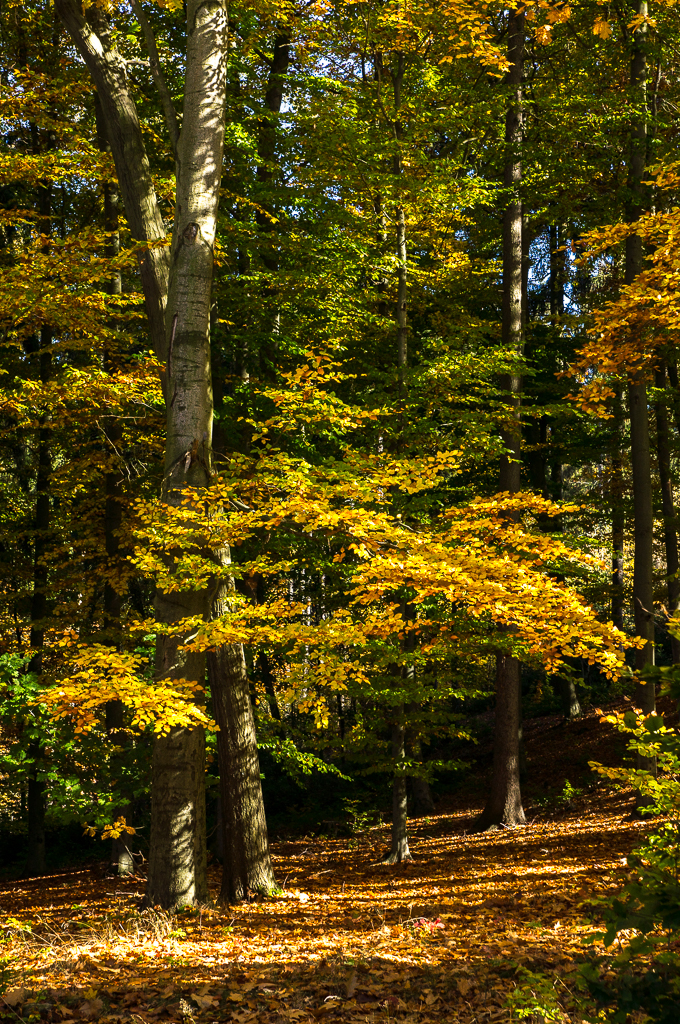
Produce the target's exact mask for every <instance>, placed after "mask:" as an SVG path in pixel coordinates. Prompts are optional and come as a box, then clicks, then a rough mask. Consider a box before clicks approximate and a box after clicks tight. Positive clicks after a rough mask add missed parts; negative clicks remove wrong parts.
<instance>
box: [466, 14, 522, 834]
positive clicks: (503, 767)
mask: <svg viewBox="0 0 680 1024" xmlns="http://www.w3.org/2000/svg"><path fill="white" fill-rule="evenodd" d="M508 59H509V61H510V69H509V71H508V74H507V78H506V82H507V84H508V85H509V86H510V89H511V96H510V103H509V106H508V110H507V114H506V119H505V143H506V158H505V167H504V185H505V187H506V189H508V191H509V192H510V199H509V201H508V205H507V206H506V208H505V211H504V214H503V319H502V335H501V338H502V344H503V349H504V350H505V351H506V352H515V353H517V354H518V355H519V354H521V352H522V343H523V305H524V303H523V273H522V271H523V265H522V201H521V197H520V195H519V185H520V183H521V180H522V79H523V75H524V14H523V13H520V12H518V11H517V10H511V11H510V12H509V23H508ZM501 387H502V388H503V390H504V391H506V392H507V394H508V398H507V399H506V401H508V404H509V407H510V415H509V422H508V423H507V424H506V426H505V427H504V428H503V430H502V432H501V433H502V437H503V441H504V443H505V447H506V449H507V454H506V455H504V456H503V457H502V458H501V465H500V481H499V489H500V490H501V491H509V492H511V493H514V492H516V491H519V489H520V455H521V444H522V435H521V426H520V413H519V410H520V399H521V390H522V378H521V375H520V374H519V373H514V372H513V373H510V374H506V375H504V376H503V377H502V379H501ZM521 699H522V690H521V671H520V663H519V660H518V659H517V658H515V657H512V656H511V655H508V654H506V653H503V652H500V651H499V652H498V653H497V654H496V725H495V732H494V754H493V769H492V775H491V787H490V792H489V797H488V799H487V802H486V805H485V807H484V810H483V811H482V813H481V815H480V817H479V818H478V820H477V822H476V826H475V827H476V828H477V829H478V830H483V829H486V828H489V827H491V826H494V825H501V824H503V825H518V824H523V823H524V822H525V820H526V819H525V817H524V810H523V809H522V800H521V795H520V765H521V757H520V728H521Z"/></svg>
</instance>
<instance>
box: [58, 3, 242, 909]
mask: <svg viewBox="0 0 680 1024" xmlns="http://www.w3.org/2000/svg"><path fill="white" fill-rule="evenodd" d="M56 7H57V10H58V12H59V14H60V17H61V18H62V21H63V22H64V24H65V25H66V27H67V29H68V31H69V32H70V34H71V36H72V38H73V40H74V42H75V44H76V46H77V48H78V50H79V52H80V54H81V56H82V58H83V60H84V61H85V63H86V64H87V67H88V69H89V71H90V75H91V77H92V79H93V81H94V84H95V86H96V88H97V92H98V94H99V99H100V102H101V106H102V111H103V117H104V121H105V124H106V133H107V137H108V140H109V143H110V145H111V151H112V154H113V158H114V162H115V165H116V172H117V175H118V182H119V185H120V189H121V194H122V197H123V201H124V204H125V211H126V215H127V220H128V224H129V226H130V229H131V232H132V235H133V237H134V238H136V239H138V240H144V241H159V240H161V239H163V238H164V237H165V228H164V224H163V218H162V216H161V212H160V209H159V206H158V202H157V199H156V194H155V191H154V187H153V180H152V176H151V172H150V168H149V162H148V159H147V155H146V151H145V149H144V141H143V137H142V133H141V130H140V125H139V120H138V117H137V111H136V108H135V105H134V102H133V100H132V98H131V96H130V94H129V92H128V90H127V84H126V72H125V64H124V62H123V61H122V60H121V59H120V57H119V55H118V54H117V51H116V49H115V44H113V43H112V37H111V33H110V29H109V26H108V23H107V21H106V19H105V17H104V16H103V14H102V12H101V11H99V10H98V9H97V8H96V7H90V8H88V9H87V15H88V19H90V20H86V19H85V18H84V17H83V15H82V14H81V13H80V10H79V8H78V5H77V4H76V3H74V2H73V0H56ZM186 11H187V59H186V73H185V83H184V85H185V88H184V117H183V127H182V133H181V136H180V139H179V143H178V146H177V186H176V206H175V223H174V227H173V236H172V246H171V249H170V252H168V250H167V247H163V246H154V247H151V248H149V249H148V250H147V251H146V252H145V253H144V254H143V255H142V256H141V257H140V274H141V278H142V285H143V288H144V296H145V303H146V310H147V315H148V318H149V326H150V330H151V335H152V338H153V340H154V345H155V348H156V352H157V355H158V357H159V358H160V359H161V361H164V362H165V372H164V374H163V390H164V395H165V400H166V449H165V467H164V487H163V497H164V500H165V501H166V502H167V503H168V504H179V503H181V501H182V489H183V488H184V487H185V486H186V485H189V486H192V487H202V486H205V485H206V484H207V483H208V482H209V480H210V474H211V443H212V413H213V408H212V385H211V369H210V344H209V329H210V300H211V288H212V274H213V246H214V239H215V230H216V220H217V208H218V203H219V188H220V180H221V172H222V148H223V142H224V102H225V94H226V54H227V11H226V4H225V2H224V0H214V2H211V3H210V4H205V3H203V2H201V0H188V3H187V4H186ZM156 70H157V71H158V69H156ZM166 300H167V301H166ZM211 596H212V595H211V594H210V593H209V592H208V590H207V589H205V590H202V591H176V592H172V593H162V592H159V593H158V594H157V596H156V617H157V619H158V620H159V621H160V622H162V623H164V624H168V625H174V624H176V623H178V622H181V621H182V620H184V619H189V618H193V617H196V616H200V617H204V618H207V616H208V614H209V611H210V603H211ZM183 639H184V637H183V636H182V635H177V634H175V635H174V636H173V635H169V636H160V637H159V639H158V643H157V649H156V663H155V671H156V678H158V679H167V680H170V681H172V680H175V679H185V680H187V681H189V682H192V681H193V682H197V683H199V684H200V683H202V682H203V680H204V677H205V657H204V655H203V654H201V653H190V654H187V653H186V652H185V651H183V650H182V640H183ZM204 745H205V741H204V736H203V733H202V730H200V729H194V730H186V729H177V728H175V729H172V730H171V731H170V733H169V734H168V735H166V736H159V737H158V738H157V739H156V742H155V744H154V754H153V767H152V786H153V788H152V804H151V808H152V817H151V835H150V852H149V873H148V879H147V892H146V901H147V903H149V904H151V905H157V904H158V905H161V906H163V907H173V906H178V905H182V904H186V903H193V902H195V901H201V900H204V899H205V898H206V897H207V882H206V867H205V785H204V764H203V762H204Z"/></svg>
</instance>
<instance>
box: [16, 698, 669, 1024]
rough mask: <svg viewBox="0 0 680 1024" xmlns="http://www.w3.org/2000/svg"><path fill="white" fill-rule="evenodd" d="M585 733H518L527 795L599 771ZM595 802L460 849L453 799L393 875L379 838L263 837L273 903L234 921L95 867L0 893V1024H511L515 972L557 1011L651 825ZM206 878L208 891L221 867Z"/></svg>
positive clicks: (588, 730) (377, 830) (587, 727)
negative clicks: (160, 907)
mask: <svg viewBox="0 0 680 1024" xmlns="http://www.w3.org/2000/svg"><path fill="white" fill-rule="evenodd" d="M598 719H599V716H597V715H595V714H594V713H593V714H591V715H589V716H586V717H585V718H583V719H580V720H578V721H577V722H576V723H573V724H572V725H570V726H566V727H565V726H562V725H559V724H558V723H559V720H558V719H544V720H540V723H531V724H532V732H533V736H532V743H531V746H530V756H531V758H532V762H531V772H530V774H531V780H532V781H531V783H530V785H529V790H530V791H532V792H534V793H536V794H541V793H545V792H546V791H548V790H549V789H550V787H553V789H554V786H555V783H556V782H559V781H561V778H560V775H559V773H560V771H561V770H562V768H563V767H564V766H568V765H571V767H572V771H573V766H574V763H575V761H578V762H579V763H581V764H582V765H585V764H586V763H587V760H588V759H589V758H591V757H592V756H593V755H594V754H595V753H596V754H597V756H598V759H599V760H603V759H605V758H606V757H607V755H608V753H610V751H609V750H608V747H610V748H611V749H612V750H613V749H614V745H615V743H616V738H615V737H614V736H613V734H612V732H611V730H610V729H609V727H608V726H607V725H606V724H604V723H602V724H600V723H599V721H598ZM527 724H530V723H527ZM616 756H617V757H620V752H619V751H617V752H616ZM483 757H484V752H483V751H482V752H481V753H480V758H482V759H483ZM473 775H474V773H471V776H473ZM586 781H587V782H592V781H593V780H592V779H586ZM592 790H593V791H591V792H588V793H587V794H581V795H580V796H579V797H578V798H576V799H575V800H574V799H573V798H572V797H571V795H570V799H569V800H567V801H564V802H563V803H561V804H559V805H553V806H552V808H550V807H546V806H545V802H544V804H543V805H542V806H541V808H540V813H538V814H536V815H534V817H533V821H531V822H530V824H528V825H527V826H523V827H520V828H515V829H501V830H496V831H492V832H487V833H482V834H475V833H471V828H472V825H473V822H474V819H475V816H476V814H477V813H478V812H479V810H480V809H481V808H480V806H475V805H473V801H474V794H473V797H472V798H471V796H470V792H469V791H468V792H467V793H466V791H465V789H461V791H460V792H459V793H458V794H457V795H456V796H453V797H451V798H450V799H449V800H448V802H446V807H444V804H445V801H444V800H442V801H441V803H440V807H439V811H440V813H437V814H433V815H431V816H430V817H428V818H424V819H416V820H413V821H411V823H410V845H411V851H412V853H413V856H414V861H413V862H412V863H408V864H405V865H397V866H391V867H388V866H384V865H382V864H381V863H380V860H381V856H382V854H383V853H384V851H385V849H386V847H387V845H388V842H389V828H388V827H387V826H376V827H373V828H370V829H366V830H365V831H364V832H363V833H362V834H361V835H360V836H359V837H358V839H357V837H352V838H351V839H347V838H335V839H329V838H326V837H312V838H310V837H304V838H300V839H295V840H286V841H281V842H278V843H276V842H275V843H273V844H272V852H273V857H274V863H275V867H276V871H277V875H278V877H279V879H281V880H283V879H285V892H284V894H283V896H282V897H280V898H275V899H269V900H260V899H256V900H253V902H250V903H247V904H242V905H239V906H237V907H226V908H225V907H219V906H217V905H209V906H205V907H203V908H193V909H191V910H186V911H181V912H178V913H177V914H174V915H173V914H169V913H165V912H162V911H160V912H157V911H153V910H143V911H140V910H139V909H138V908H139V906H140V901H141V897H142V895H143V891H144V879H143V878H142V877H140V876H134V877H132V878H129V879H123V878H102V877H99V876H100V875H101V871H100V870H99V869H96V870H92V869H88V870H79V871H72V872H67V873H64V874H61V875H53V876H49V877H45V878H41V879H29V880H23V881H19V882H16V883H4V884H2V885H1V886H0V899H1V900H2V907H3V918H2V922H1V926H2V937H3V943H2V946H1V947H0V951H1V955H0V991H4V995H2V996H0V1019H2V1020H13V1021H15V1022H17V1021H18V1022H24V1024H29V1022H34V1021H36V1022H37V1021H38V1020H46V1021H55V1022H61V1024H76V1022H78V1021H101V1022H103V1024H152V1022H166V1021H177V1022H181V1024H208V1022H211V1024H212V1022H223V1021H224V1022H227V1021H229V1022H233V1024H284V1022H297V1021H300V1022H309V1024H311V1022H313V1021H315V1020H322V1019H328V1020H329V1022H330V1021H333V1022H335V1021H337V1022H340V1021H353V1022H357V1024H359V1022H361V1024H364V1022H374V1021H376V1022H377V1021H385V1020H393V1021H399V1022H403V1024H416V1022H417V1024H433V1022H437V1024H440V1022H441V1021H442V1020H455V1021H460V1022H465V1024H467V1022H469V1024H473V1022H480V1024H485V1022H489V1024H493V1022H503V1021H509V1020H510V1019H511V1015H510V1010H509V1009H508V999H509V997H510V996H511V994H512V993H513V991H515V990H516V989H517V987H518V985H521V984H522V978H523V977H525V976H526V972H538V973H541V974H544V975H548V976H550V977H552V978H553V979H554V981H555V984H558V983H559V984H560V985H561V986H562V989H563V991H564V993H566V1004H567V1005H568V1002H569V1000H568V994H569V991H570V981H571V980H573V979H571V978H570V976H571V975H573V973H574V972H575V971H576V970H577V968H578V965H579V963H580V962H582V961H583V959H584V946H583V942H584V939H585V938H586V937H587V936H588V935H589V934H590V933H591V932H592V931H593V930H595V928H596V924H597V910H596V909H594V908H593V901H594V900H595V899H596V898H598V897H602V896H606V895H607V894H611V895H613V894H614V893H615V892H616V891H617V890H619V889H620V888H621V885H622V884H623V880H624V875H625V871H626V857H627V855H628V854H629V853H630V851H631V850H632V849H633V848H634V847H635V846H637V845H639V843H640V841H641V839H642V836H643V833H644V832H645V831H646V830H648V829H649V828H650V827H651V826H650V823H649V822H640V821H634V820H631V819H630V807H631V796H630V794H626V793H618V792H614V791H612V790H608V789H606V788H604V787H601V786H599V787H592ZM479 794H480V795H481V790H480V791H479ZM529 804H531V801H529ZM98 875H99V876H98ZM210 881H211V887H212V888H213V889H214V892H215V895H216V893H217V892H218V891H219V873H218V871H217V870H214V871H213V872H212V874H211V879H210ZM563 1019H564V1020H565V1021H566V1020H569V1019H570V1018H569V1017H567V1016H564V1018H563ZM571 1019H573V1018H571Z"/></svg>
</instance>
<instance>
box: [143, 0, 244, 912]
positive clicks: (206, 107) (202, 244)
mask: <svg viewBox="0 0 680 1024" xmlns="http://www.w3.org/2000/svg"><path fill="white" fill-rule="evenodd" d="M226 53H227V11H226V5H225V4H224V3H223V2H212V3H207V4H206V3H200V2H196V0H194V2H190V3H189V4H188V5H187V64H186V75H185V89H184V116H183V119H182V131H181V134H180V138H179V144H178V149H177V196H176V206H175V223H174V227H173V234H172V249H171V256H170V266H171V270H170V280H169V286H168V299H167V310H166V324H165V330H166V345H165V350H166V352H167V359H166V441H165V480H164V494H165V500H166V501H167V502H168V503H169V504H179V503H181V501H182V489H183V487H184V486H186V485H191V486H194V487H202V486H205V485H206V484H208V483H209V482H210V476H211V445H212V418H213V403H212V375H211V366H210V302H211V292H212V277H213V251H214V243H215V232H216V227H217V210H218V204H219V189H220V181H221V176H222V150H223V144H224V102H225V92H226ZM211 597H212V595H211V594H210V592H209V591H208V590H200V591H188V590H187V591H180V592H172V593H163V592H162V591H158V593H157V595H156V617H157V619H159V620H160V621H161V622H165V623H169V624H173V623H176V622H178V621H180V620H182V619H185V618H191V617H194V616H201V617H203V618H207V617H208V616H209V614H210V610H211ZM156 675H157V678H159V679H187V680H195V681H197V682H199V683H201V682H203V679H204V676H205V656H204V655H203V654H202V653H200V652H192V653H187V652H186V651H184V650H183V649H182V643H181V638H178V637H177V636H167V637H159V640H158V643H157V649H156ZM204 748H205V739H204V736H203V732H202V730H201V729H193V730H186V729H175V730H172V732H171V733H170V735H169V736H167V737H163V736H159V737H157V739H156V742H155V745H154V762H153V769H152V778H153V789H152V798H151V799H152V803H151V807H152V816H151V836H150V846H149V873H148V880H147V893H146V900H147V902H148V903H150V904H156V903H160V904H161V906H176V905H178V904H179V903H180V902H183V903H193V902H196V901H198V902H201V901H204V900H205V899H206V898H207V879H206V852H205V779H204ZM192 828H193V830H194V831H193V834H192V833H191V829H192Z"/></svg>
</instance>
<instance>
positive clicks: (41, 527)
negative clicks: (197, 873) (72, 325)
mask: <svg viewBox="0 0 680 1024" xmlns="http://www.w3.org/2000/svg"><path fill="white" fill-rule="evenodd" d="M38 209H39V211H40V213H41V216H42V218H43V221H42V224H43V230H44V231H45V233H46V234H47V233H49V232H50V227H51V221H50V220H49V218H50V215H51V212H52V187H51V185H41V186H40V188H39V192H38ZM39 345H40V349H39V354H38V365H39V376H40V383H41V384H42V385H46V384H47V383H48V382H49V380H50V377H51V375H52V330H51V328H49V327H47V326H43V327H42V329H41V331H40V341H39ZM51 441H52V427H51V424H50V416H49V413H48V412H47V411H44V412H43V413H42V414H41V416H40V427H39V428H38V471H37V475H36V497H35V520H34V536H33V595H32V598H31V639H30V643H31V650H32V651H33V655H32V657H31V661H30V664H29V671H30V672H35V674H36V675H40V673H41V672H42V657H43V655H42V647H43V640H44V636H45V617H46V615H47V587H48V578H47V577H48V573H47V561H46V557H47V547H48V533H49V529H50V476H51V473H52V451H51ZM43 755H44V750H43V746H42V744H41V743H40V741H39V740H38V739H35V740H33V741H31V743H30V744H29V749H28V756H29V761H31V762H32V767H31V769H30V774H29V777H28V786H27V790H26V795H27V811H28V833H27V837H26V866H25V872H26V875H27V876H29V877H31V878H36V877H38V876H40V875H44V874H45V870H46V861H45V854H46V850H45V796H46V790H47V783H46V782H45V778H44V776H43V771H44V765H43Z"/></svg>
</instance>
